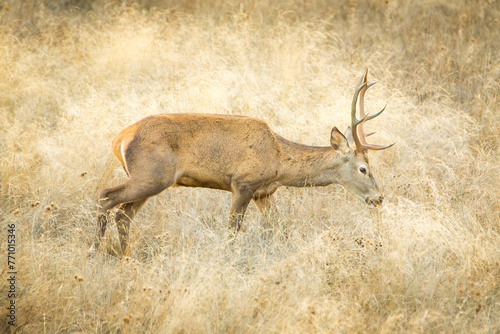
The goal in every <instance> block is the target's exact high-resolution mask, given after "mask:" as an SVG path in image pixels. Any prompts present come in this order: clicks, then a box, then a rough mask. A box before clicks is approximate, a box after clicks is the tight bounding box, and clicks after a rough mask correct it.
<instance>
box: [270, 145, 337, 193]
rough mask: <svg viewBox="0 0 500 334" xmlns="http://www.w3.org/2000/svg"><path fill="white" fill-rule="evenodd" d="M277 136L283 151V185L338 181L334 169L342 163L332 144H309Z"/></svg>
mask: <svg viewBox="0 0 500 334" xmlns="http://www.w3.org/2000/svg"><path fill="white" fill-rule="evenodd" d="M277 138H278V141H279V142H280V146H281V151H282V157H281V167H282V169H281V175H280V179H279V182H280V183H281V184H282V185H284V186H289V187H315V186H326V185H329V184H331V183H335V182H336V179H335V178H334V177H332V176H333V175H334V174H335V173H332V169H335V168H336V167H337V166H339V165H340V159H339V157H338V153H336V152H335V150H333V149H332V147H331V146H327V147H325V146H308V145H302V144H298V143H295V142H292V141H290V140H287V139H285V138H283V137H280V136H277Z"/></svg>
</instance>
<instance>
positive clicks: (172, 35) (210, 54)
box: [0, 0, 500, 333]
mask: <svg viewBox="0 0 500 334" xmlns="http://www.w3.org/2000/svg"><path fill="white" fill-rule="evenodd" d="M0 10H1V11H2V15H1V16H0V24H1V26H0V78H1V80H0V119H1V122H0V196H1V197H0V199H1V200H0V212H1V216H0V220H1V221H2V228H3V231H2V236H3V237H2V238H1V240H0V244H1V245H2V246H1V248H2V249H3V250H5V249H6V241H7V238H6V233H7V232H6V230H7V228H6V225H7V224H8V223H16V225H17V242H18V249H17V254H16V257H17V259H16V261H17V263H18V275H17V278H18V280H17V289H18V293H19V294H18V297H17V304H18V313H17V317H18V319H17V327H16V328H13V327H11V326H8V325H7V323H6V321H4V319H5V318H6V315H7V310H6V307H4V305H7V302H8V301H7V294H6V293H5V291H6V288H7V282H6V279H4V278H5V277H6V272H7V269H6V267H5V266H2V269H1V270H2V281H1V283H0V286H1V291H2V292H1V294H0V305H1V311H0V319H1V321H0V324H1V325H0V331H2V332H6V331H10V332H15V333H41V332H46V333H59V332H61V333H70V332H85V333H91V332H97V333H103V332H106V333H107V332H111V333H143V332H153V333H158V332H160V333H161V332H165V333H170V332H218V333H221V332H224V333H225V332H238V333H239V332H245V333H246V332H248V333H265V332H290V333H301V332H311V333H314V332H335V333H352V332H380V333H392V332H411V333H413V332H422V333H433V332H484V333H498V331H499V330H500V288H499V282H500V260H499V259H500V234H499V233H500V223H499V222H500V191H499V189H500V178H499V175H500V168H499V167H500V162H499V161H500V154H499V153H500V152H499V138H500V136H499V132H500V126H499V124H500V116H499V115H500V112H499V109H500V93H499V92H500V53H499V52H498V51H499V50H500V33H499V31H500V29H499V28H500V25H499V20H500V7H499V6H498V1H464V0H459V1H445V0H427V1H398V0H390V1H376V0H358V1H347V0H346V1H336V2H324V1H310V2H302V1H293V0H288V1H279V2H274V1H240V2H238V3H233V2H227V1H207V0H205V1H202V0H200V1H175V2H174V1H154V0H150V1H147V0H143V1H136V2H131V1H121V2H116V3H112V2H106V1H104V0H95V1H91V0H79V1H78V0H75V1H55V0H53V1H48V0H47V1H23V2H19V1H14V0H9V1H4V2H3V3H2V4H1V8H0ZM366 68H368V69H369V70H370V74H369V76H370V78H371V80H376V81H378V82H379V83H378V84H377V85H376V86H375V87H373V88H371V89H370V92H369V93H368V94H367V97H366V99H367V101H366V103H367V108H368V109H373V110H376V109H378V108H379V107H381V106H383V105H384V104H386V103H387V105H388V107H387V111H386V112H385V113H384V115H383V116H381V117H379V118H378V119H377V120H374V121H372V122H371V123H373V124H369V125H367V126H368V127H369V128H370V129H371V130H376V131H377V135H375V136H374V138H373V139H371V138H372V137H371V138H370V139H371V140H372V141H374V142H378V143H389V142H393V141H395V142H397V144H396V145H395V146H394V147H392V148H391V149H389V150H386V151H382V152H371V153H370V161H371V165H372V167H373V169H374V170H375V177H376V179H377V181H378V183H379V185H381V187H382V188H383V189H384V192H385V195H386V198H387V204H385V205H384V207H383V208H381V209H379V210H370V209H368V208H367V207H366V206H365V205H364V204H363V203H361V202H359V201H358V200H356V199H355V198H354V197H353V196H351V195H349V194H348V193H347V192H346V191H345V190H343V189H342V188H340V187H339V186H330V187H326V188H316V189H314V188H311V189H286V188H283V189H280V190H279V191H278V193H277V201H278V207H279V209H280V213H281V214H280V219H283V220H285V221H287V222H290V224H291V226H292V227H291V235H290V237H289V238H288V239H287V240H284V239H282V238H280V237H279V235H278V234H276V235H268V234H267V233H266V232H264V231H263V229H262V228H261V217H260V214H259V213H258V210H257V209H256V208H255V207H254V206H253V204H252V205H251V206H250V208H249V210H248V212H247V215H246V219H245V225H246V226H247V231H246V232H244V233H240V234H239V235H238V236H237V237H236V239H234V240H232V239H230V238H229V237H228V231H227V226H226V225H227V216H228V211H229V204H230V194H229V193H226V192H219V191H214V190H207V189H188V188H176V189H171V190H170V189H169V190H167V191H165V192H164V193H162V194H161V195H159V196H157V197H155V198H153V199H151V200H150V201H149V202H148V204H147V205H146V206H145V207H144V209H143V210H142V211H141V212H140V214H139V215H138V217H137V218H136V220H135V222H134V223H133V226H132V231H131V250H132V256H131V258H130V259H120V258H119V257H118V256H114V255H112V254H113V253H114V249H117V248H118V240H117V233H116V229H115V228H114V224H111V226H110V227H109V229H108V232H107V240H106V242H105V250H104V251H103V252H101V253H99V254H97V255H96V256H94V257H88V256H87V253H86V250H87V249H88V247H89V245H90V243H91V240H92V238H93V236H94V233H95V225H96V220H95V218H96V195H97V193H98V191H99V190H101V189H103V188H104V187H108V186H111V185H116V184H118V183H121V182H123V180H125V178H126V177H125V175H124V172H123V171H122V169H121V168H120V166H119V164H118V162H117V161H116V160H115V158H114V157H113V156H112V153H111V150H110V142H111V139H112V138H113V136H114V135H116V134H117V133H118V131H120V130H121V129H122V128H123V127H125V126H127V125H130V124H132V123H133V122H135V121H137V120H139V119H141V118H142V117H144V116H147V115H151V114H157V113H177V112H209V113H224V114H241V115H249V116H254V117H257V118H260V119H263V120H265V121H266V122H268V124H269V125H270V126H271V127H272V128H273V129H274V130H275V131H276V132H278V133H280V134H281V135H283V136H284V137H286V138H288V139H291V140H295V141H298V142H301V143H305V144H314V145H328V142H329V131H330V130H331V127H332V126H334V125H336V126H338V127H342V128H344V127H346V126H347V125H348V123H349V105H350V99H351V97H352V92H353V89H354V86H355V84H356V82H357V79H358V77H359V76H360V75H361V73H362V72H363V71H364V70H365V69H366ZM4 252H6V251H4ZM110 254H111V255H110Z"/></svg>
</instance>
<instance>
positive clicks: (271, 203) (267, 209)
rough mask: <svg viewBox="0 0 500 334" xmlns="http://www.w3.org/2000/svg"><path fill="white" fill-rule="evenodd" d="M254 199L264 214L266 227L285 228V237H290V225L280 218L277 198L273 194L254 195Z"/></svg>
mask: <svg viewBox="0 0 500 334" xmlns="http://www.w3.org/2000/svg"><path fill="white" fill-rule="evenodd" d="M253 200H254V202H255V204H257V207H258V208H259V210H260V212H261V213H262V215H263V216H264V229H273V227H280V228H281V229H282V230H283V234H284V236H285V238H288V236H289V227H288V225H287V224H285V223H284V222H283V221H282V220H280V219H279V212H278V208H277V207H276V199H275V197H274V196H273V194H269V195H264V196H261V197H254V199H253Z"/></svg>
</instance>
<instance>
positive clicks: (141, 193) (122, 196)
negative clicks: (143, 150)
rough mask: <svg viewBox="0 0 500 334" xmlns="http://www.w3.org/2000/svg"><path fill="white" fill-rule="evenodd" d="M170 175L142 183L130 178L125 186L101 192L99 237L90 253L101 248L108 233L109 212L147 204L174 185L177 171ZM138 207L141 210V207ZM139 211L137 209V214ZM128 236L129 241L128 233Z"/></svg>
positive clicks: (152, 178)
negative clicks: (121, 205)
mask: <svg viewBox="0 0 500 334" xmlns="http://www.w3.org/2000/svg"><path fill="white" fill-rule="evenodd" d="M170 174H171V175H170V176H171V177H164V178H163V179H162V178H160V179H159V178H158V176H156V177H150V178H149V179H148V178H144V179H148V180H150V181H140V180H134V179H133V178H130V179H129V180H128V181H127V182H125V183H123V184H120V185H118V186H116V187H112V188H107V189H104V190H103V191H101V193H100V194H99V198H100V199H99V206H100V214H99V216H98V219H97V235H96V238H95V240H94V243H93V245H92V247H91V248H90V250H89V252H91V253H92V252H94V251H96V250H97V249H98V248H99V245H100V242H101V239H102V237H103V236H104V233H105V232H106V224H107V221H108V213H107V211H108V210H110V209H112V208H114V207H115V206H117V205H119V204H123V203H134V202H140V201H143V202H145V201H146V200H147V199H148V198H149V197H151V196H154V195H157V194H159V193H160V192H162V191H163V190H165V189H166V188H168V187H170V186H171V185H172V184H174V182H175V181H174V175H175V171H172V173H170ZM142 204H144V203H142ZM132 207H133V206H132ZM138 207H139V208H140V206H138ZM137 211H138V209H137V208H136V212H137ZM129 224H130V223H129ZM127 230H128V228H127ZM126 235H127V239H128V232H127V234H126ZM122 250H123V248H122ZM125 250H126V248H125Z"/></svg>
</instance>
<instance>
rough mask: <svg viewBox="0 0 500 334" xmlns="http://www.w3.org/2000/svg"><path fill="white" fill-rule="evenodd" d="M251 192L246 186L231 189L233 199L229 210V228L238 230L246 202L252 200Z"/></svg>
mask: <svg viewBox="0 0 500 334" xmlns="http://www.w3.org/2000/svg"><path fill="white" fill-rule="evenodd" d="M252 197H253V192H252V191H251V190H250V189H248V188H237V189H234V190H233V200H232V203H231V210H230V212H229V228H230V229H235V230H236V231H239V230H240V228H241V222H242V221H243V217H244V216H245V211H246V210H247V207H248V204H249V203H250V201H251V200H252Z"/></svg>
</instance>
